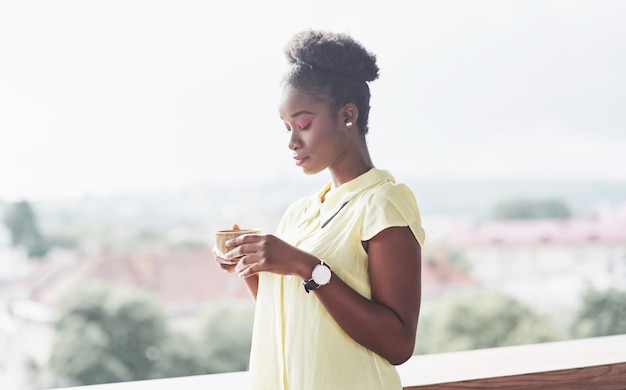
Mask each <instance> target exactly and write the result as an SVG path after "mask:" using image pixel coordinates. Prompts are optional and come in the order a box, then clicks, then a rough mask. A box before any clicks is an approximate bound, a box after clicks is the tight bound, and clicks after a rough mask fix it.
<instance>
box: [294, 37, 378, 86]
mask: <svg viewBox="0 0 626 390" xmlns="http://www.w3.org/2000/svg"><path fill="white" fill-rule="evenodd" d="M285 55H286V56H287V60H288V61H289V62H290V63H291V64H298V65H305V66H309V67H311V68H312V69H316V70H322V71H327V72H332V73H336V74H339V75H341V76H344V77H347V78H350V79H354V80H358V81H364V82H366V81H374V80H376V79H377V78H378V65H376V56H375V55H374V54H372V53H370V52H368V51H367V50H366V49H365V48H364V47H363V46H362V45H361V44H360V43H359V42H357V41H355V40H354V39H353V38H352V37H350V36H349V35H347V34H342V33H331V32H325V31H313V30H307V31H302V32H300V33H297V34H296V35H294V37H293V38H292V39H291V41H289V43H288V44H287V46H286V47H285Z"/></svg>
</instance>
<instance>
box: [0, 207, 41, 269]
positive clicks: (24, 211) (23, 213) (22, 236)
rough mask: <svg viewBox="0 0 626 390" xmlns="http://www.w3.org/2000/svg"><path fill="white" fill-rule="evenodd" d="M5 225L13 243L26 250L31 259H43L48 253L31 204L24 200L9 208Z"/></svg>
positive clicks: (5, 217)
mask: <svg viewBox="0 0 626 390" xmlns="http://www.w3.org/2000/svg"><path fill="white" fill-rule="evenodd" d="M3 219H4V224H5V225H6V226H7V228H8V229H9V231H10V232H11V243H12V244H13V245H14V246H21V247H24V248H26V250H27V252H28V255H29V256H31V257H42V256H45V254H46V253H47V252H48V249H49V247H48V245H47V243H46V241H45V240H44V239H43V237H42V235H41V233H40V231H39V227H38V224H37V218H36V216H35V213H34V212H33V209H32V207H31V205H30V203H29V202H27V201H25V200H23V201H20V202H17V203H13V204H11V205H10V206H9V207H7V210H6V213H5V215H4V218H3Z"/></svg>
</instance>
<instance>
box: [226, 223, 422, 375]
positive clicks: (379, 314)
mask: <svg viewBox="0 0 626 390" xmlns="http://www.w3.org/2000/svg"><path fill="white" fill-rule="evenodd" d="M235 240H236V241H237V245H240V246H238V247H237V248H236V249H235V250H234V251H232V252H229V255H231V256H236V255H240V254H246V256H245V257H244V258H242V260H241V261H240V262H239V263H238V266H237V268H236V271H237V272H239V273H240V276H242V277H244V278H246V279H247V278H251V277H254V276H255V275H256V276H257V277H258V275H257V273H258V272H261V271H268V272H275V273H280V274H285V275H288V274H291V275H298V276H300V277H301V278H303V279H309V278H310V277H311V271H312V270H313V268H314V266H315V265H316V264H319V259H317V258H316V257H315V256H313V255H311V254H309V253H307V252H304V251H302V250H300V249H297V248H294V247H292V246H290V245H288V244H286V243H284V242H282V241H280V240H279V239H278V238H276V237H274V236H271V235H268V236H264V237H262V238H261V239H259V240H258V241H256V242H253V241H252V240H253V238H252V237H249V238H247V239H241V240H239V239H235ZM244 241H245V242H244ZM368 254H369V274H370V282H371V290H372V299H371V300H369V299H366V298H364V297H363V296H361V295H360V294H359V293H357V292H356V291H355V290H353V289H352V288H351V287H350V286H348V285H347V284H346V283H345V282H344V281H343V280H341V279H340V278H339V277H338V276H337V275H334V274H333V276H332V278H331V281H330V283H328V284H327V285H325V286H322V287H320V288H319V289H318V290H315V295H316V296H317V298H318V299H319V300H320V301H321V302H322V304H323V305H324V307H325V308H326V310H328V312H329V313H330V315H331V316H332V317H333V318H334V319H335V321H337V323H338V324H339V325H340V326H341V327H342V329H344V331H345V332H346V333H347V334H348V335H350V337H352V338H353V339H354V340H355V341H357V342H358V343H359V344H361V345H363V346H365V347H366V348H368V349H370V350H372V351H373V352H375V353H377V354H379V355H381V356H382V357H384V358H385V359H387V360H388V361H389V362H390V363H392V364H396V365H397V364H401V363H403V362H405V361H406V360H407V359H408V358H410V357H411V355H412V354H413V349H414V346H415V333H416V330H417V321H418V317H419V310H420V301H421V248H420V246H419V244H418V242H417V241H416V239H415V237H414V236H413V234H412V233H411V230H410V229H409V228H408V227H392V228H388V229H385V230H383V231H381V232H380V233H378V234H377V235H376V236H374V237H373V238H372V239H371V240H370V241H369V242H368ZM296 259H298V260H299V261H294V260H296ZM257 283H258V279H257Z"/></svg>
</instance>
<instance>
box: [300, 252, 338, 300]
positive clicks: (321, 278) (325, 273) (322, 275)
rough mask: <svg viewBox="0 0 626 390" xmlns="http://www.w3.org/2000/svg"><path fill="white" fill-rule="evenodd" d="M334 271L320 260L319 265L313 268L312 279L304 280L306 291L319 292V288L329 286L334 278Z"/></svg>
mask: <svg viewBox="0 0 626 390" xmlns="http://www.w3.org/2000/svg"><path fill="white" fill-rule="evenodd" d="M332 274H333V273H332V270H331V269H330V266H329V265H328V264H326V263H325V262H324V260H320V261H319V263H318V264H316V265H315V267H313V270H312V272H311V277H310V278H303V279H302V286H303V287H304V291H306V292H307V293H309V292H310V291H313V290H317V289H318V288H320V287H322V286H325V285H327V284H328V283H329V282H330V279H331V277H332Z"/></svg>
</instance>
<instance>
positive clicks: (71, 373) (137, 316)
mask: <svg viewBox="0 0 626 390" xmlns="http://www.w3.org/2000/svg"><path fill="white" fill-rule="evenodd" d="M61 312H62V314H61V317H60V319H59V321H58V323H57V326H56V342H55V344H54V346H53V351H52V355H51V359H50V366H51V369H52V371H53V374H54V376H55V377H56V378H60V379H61V381H62V382H68V383H69V384H79V385H87V384H96V383H108V382H119V381H131V380H139V379H148V378H153V377H155V376H156V371H155V367H156V363H155V361H156V360H157V359H158V357H159V356H160V351H161V349H162V347H163V340H164V339H165V336H166V328H165V321H164V316H163V312H162V310H161V308H160V307H159V305H158V303H157V302H156V301H155V300H154V299H153V298H152V297H151V296H150V295H148V294H147V293H144V292H139V291H136V290H127V289H121V288H111V286H106V285H100V284H96V285H91V286H83V287H81V288H80V289H77V290H76V291H74V292H73V293H72V294H70V295H69V296H68V297H67V298H66V299H65V300H64V301H63V303H62V309H61Z"/></svg>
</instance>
